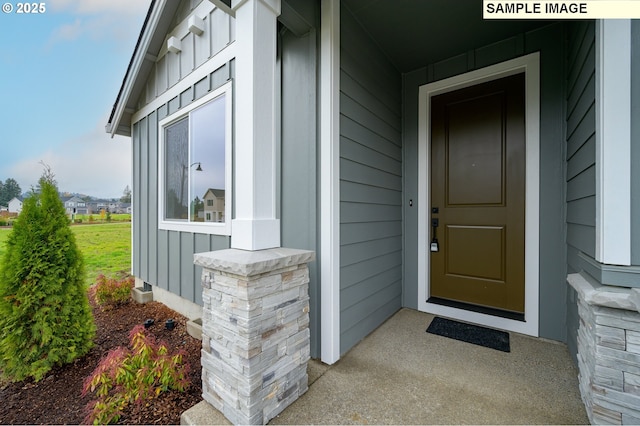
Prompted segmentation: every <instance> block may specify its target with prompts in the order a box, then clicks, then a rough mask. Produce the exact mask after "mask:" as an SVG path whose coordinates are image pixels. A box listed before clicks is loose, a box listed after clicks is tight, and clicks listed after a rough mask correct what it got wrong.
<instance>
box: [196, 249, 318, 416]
mask: <svg viewBox="0 0 640 426" xmlns="http://www.w3.org/2000/svg"><path fill="white" fill-rule="evenodd" d="M314 257H315V254H314V252H312V251H306V250H294V249H287V248H274V249H268V250H260V251H244V250H236V249H229V250H220V251H215V252H209V253H200V254H196V255H195V257H194V258H195V264H196V265H199V266H202V267H203V268H204V269H203V272H202V287H203V293H202V299H203V303H204V307H203V317H202V358H201V362H202V392H203V395H202V396H203V398H204V399H205V401H207V402H209V403H210V404H211V405H212V406H213V407H215V408H216V409H217V410H219V411H220V412H222V414H224V415H225V417H227V419H229V420H230V421H231V422H233V423H234V424H266V423H267V422H268V421H269V420H270V419H272V418H273V417H275V416H276V415H278V414H279V413H280V412H281V411H282V410H284V409H285V408H286V407H287V406H289V405H290V404H291V403H292V402H294V401H295V400H296V399H297V398H298V397H299V396H300V395H302V394H303V393H304V392H306V391H307V389H308V385H307V363H308V361H309V356H310V346H309V345H310V340H309V270H308V267H307V263H308V262H310V261H312V260H313V259H314Z"/></svg>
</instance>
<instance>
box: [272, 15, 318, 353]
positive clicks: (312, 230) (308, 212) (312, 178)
mask: <svg viewBox="0 0 640 426" xmlns="http://www.w3.org/2000/svg"><path fill="white" fill-rule="evenodd" d="M314 17H315V15H314V14H313V13H311V16H310V17H309V19H310V20H312V22H313V20H314ZM281 34H282V35H281V37H280V40H279V42H280V54H279V58H280V60H279V65H280V71H281V76H282V77H281V81H282V85H281V111H282V113H281V114H282V116H281V131H280V134H281V145H280V156H279V157H280V186H279V192H280V194H279V198H280V203H279V208H280V212H279V217H280V221H281V232H282V237H281V242H282V246H283V247H288V248H296V249H304V250H313V251H316V252H318V238H317V230H318V221H317V217H318V215H319V214H320V212H318V208H319V203H318V200H317V196H318V192H319V188H318V181H317V161H318V156H317V146H316V140H317V109H316V105H317V95H316V90H317V79H316V68H317V60H316V57H317V56H316V53H317V32H316V31H315V30H314V29H312V30H310V31H309V32H308V33H306V34H304V35H302V36H300V37H298V36H296V35H294V34H293V33H292V32H291V31H284V32H281ZM319 261H320V260H318V261H316V262H311V263H309V265H308V267H309V304H310V309H309V319H310V325H309V328H310V332H311V356H312V357H314V358H318V357H319V356H320V286H319V279H318V277H319V273H318V262H319Z"/></svg>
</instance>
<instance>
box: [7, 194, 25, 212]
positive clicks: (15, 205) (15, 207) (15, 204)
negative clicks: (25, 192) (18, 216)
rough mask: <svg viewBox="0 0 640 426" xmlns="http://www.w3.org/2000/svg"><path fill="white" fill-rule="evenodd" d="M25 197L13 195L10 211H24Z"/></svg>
mask: <svg viewBox="0 0 640 426" xmlns="http://www.w3.org/2000/svg"><path fill="white" fill-rule="evenodd" d="M23 201H24V199H23V198H22V197H13V198H12V199H11V201H9V207H8V209H9V213H20V212H21V211H22V202H23Z"/></svg>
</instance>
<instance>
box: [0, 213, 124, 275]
mask: <svg viewBox="0 0 640 426" xmlns="http://www.w3.org/2000/svg"><path fill="white" fill-rule="evenodd" d="M71 229H72V230H73V232H74V233H75V234H76V243H77V244H78V248H79V249H80V251H81V252H82V254H83V256H84V263H85V269H86V272H87V284H88V285H91V284H93V283H94V282H95V279H96V277H97V276H98V275H99V274H105V275H107V276H115V275H117V274H120V273H129V272H130V270H131V223H105V224H98V225H77V226H72V227H71ZM10 231H11V230H10V229H6V228H3V229H0V259H2V254H3V253H4V246H5V241H6V240H7V237H8V236H9V232H10ZM0 261H1V260H0Z"/></svg>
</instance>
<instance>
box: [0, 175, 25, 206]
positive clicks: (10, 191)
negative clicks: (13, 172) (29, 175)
mask: <svg viewBox="0 0 640 426" xmlns="http://www.w3.org/2000/svg"><path fill="white" fill-rule="evenodd" d="M21 194H22V189H20V185H18V182H16V180H15V179H13V178H8V179H7V180H5V181H4V182H2V181H1V180H0V206H5V207H6V206H8V205H9V201H11V200H12V199H13V198H15V197H19V196H20V195H21Z"/></svg>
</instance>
